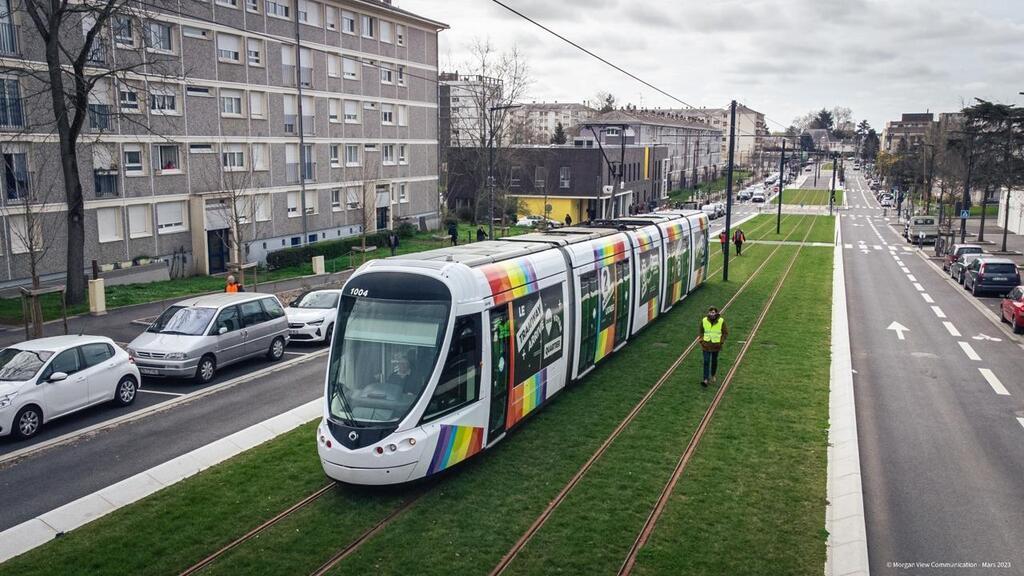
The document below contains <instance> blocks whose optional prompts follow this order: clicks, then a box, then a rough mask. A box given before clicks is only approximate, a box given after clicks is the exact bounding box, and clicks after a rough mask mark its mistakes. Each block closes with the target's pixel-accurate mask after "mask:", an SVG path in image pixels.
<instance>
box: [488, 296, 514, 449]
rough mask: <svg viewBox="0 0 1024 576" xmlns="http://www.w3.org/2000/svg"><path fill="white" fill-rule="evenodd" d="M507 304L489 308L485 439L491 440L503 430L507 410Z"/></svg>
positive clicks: (508, 358)
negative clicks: (488, 394)
mask: <svg viewBox="0 0 1024 576" xmlns="http://www.w3.org/2000/svg"><path fill="white" fill-rule="evenodd" d="M508 310H509V308H508V306H501V307H500V308H495V309H493V310H491V408H490V416H489V419H488V427H487V441H488V442H492V441H493V440H494V439H495V438H497V437H498V436H500V435H501V433H502V432H504V431H505V417H506V415H507V412H508V389H509V377H510V376H509V373H510V371H511V366H510V363H511V360H512V358H511V357H510V356H509V349H508V348H509V341H510V339H509V323H508Z"/></svg>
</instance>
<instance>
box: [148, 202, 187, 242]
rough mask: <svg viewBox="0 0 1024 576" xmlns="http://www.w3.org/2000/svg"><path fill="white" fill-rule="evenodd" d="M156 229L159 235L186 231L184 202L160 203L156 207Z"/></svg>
mask: <svg viewBox="0 0 1024 576" xmlns="http://www.w3.org/2000/svg"><path fill="white" fill-rule="evenodd" d="M156 229H157V233H159V234H172V233H174V232H184V231H185V230H188V221H187V220H186V219H185V202H161V203H159V204H157V205H156Z"/></svg>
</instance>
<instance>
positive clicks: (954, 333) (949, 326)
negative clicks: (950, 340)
mask: <svg viewBox="0 0 1024 576" xmlns="http://www.w3.org/2000/svg"><path fill="white" fill-rule="evenodd" d="M942 325H943V326H945V327H946V331H947V332H949V335H950V336H953V337H954V338H959V337H960V336H962V334H960V331H959V330H957V329H956V326H954V325H953V323H952V322H949V321H945V322H943V323H942Z"/></svg>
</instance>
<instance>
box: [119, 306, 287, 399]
mask: <svg viewBox="0 0 1024 576" xmlns="http://www.w3.org/2000/svg"><path fill="white" fill-rule="evenodd" d="M287 344H288V319H287V318H286V317H285V314H284V308H283V307H282V306H281V302H280V301H279V300H278V299H277V297H276V296H274V295H272V294H258V293H245V292H235V293H224V294H209V295H206V296H198V297H196V298H189V299H188V300H182V301H181V302H178V303H177V304H174V305H173V306H171V307H169V308H167V310H164V312H163V314H161V315H160V316H159V317H158V318H157V319H156V321H155V322H153V323H152V324H150V326H149V328H147V329H146V331H145V332H143V333H142V334H139V336H138V337H136V338H135V340H132V342H131V344H129V345H128V353H129V354H130V355H131V357H132V358H134V359H135V364H136V366H138V367H139V372H140V373H141V374H142V375H143V376H163V377H172V378H192V377H194V378H195V379H196V380H197V381H199V382H202V383H206V382H209V381H210V380H213V375H214V374H215V373H216V371H217V369H219V368H223V367H224V366H227V365H228V364H233V363H235V362H239V361H242V360H245V359H248V358H252V357H254V356H260V355H264V356H266V357H267V358H269V359H271V360H275V361H276V360H280V359H281V357H282V356H284V347H285V346H286V345H287Z"/></svg>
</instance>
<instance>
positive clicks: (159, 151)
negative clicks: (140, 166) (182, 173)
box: [153, 144, 180, 173]
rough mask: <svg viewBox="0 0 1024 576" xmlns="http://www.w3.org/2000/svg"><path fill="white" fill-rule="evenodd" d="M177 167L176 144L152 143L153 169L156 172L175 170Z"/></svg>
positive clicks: (178, 165)
mask: <svg viewBox="0 0 1024 576" xmlns="http://www.w3.org/2000/svg"><path fill="white" fill-rule="evenodd" d="M179 167H180V164H179V163H178V145H177V144H154V145H153V169H154V170H155V171H156V172H157V173H161V172H163V173H168V172H177V171H178V170H179Z"/></svg>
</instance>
